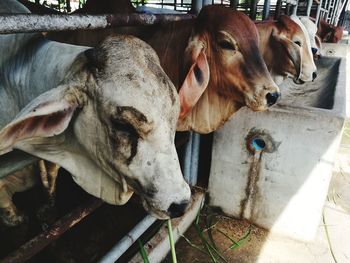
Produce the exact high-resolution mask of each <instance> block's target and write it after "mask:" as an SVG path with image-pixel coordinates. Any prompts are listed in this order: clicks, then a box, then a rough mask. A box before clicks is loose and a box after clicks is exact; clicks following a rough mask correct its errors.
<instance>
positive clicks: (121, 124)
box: [112, 120, 139, 137]
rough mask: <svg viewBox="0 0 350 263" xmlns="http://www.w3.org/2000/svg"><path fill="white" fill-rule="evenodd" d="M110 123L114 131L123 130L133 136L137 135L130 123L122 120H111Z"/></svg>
mask: <svg viewBox="0 0 350 263" xmlns="http://www.w3.org/2000/svg"><path fill="white" fill-rule="evenodd" d="M112 123H113V128H114V129H115V131H119V132H124V133H127V134H129V135H131V136H134V137H138V136H139V134H138V132H137V130H136V129H135V128H134V127H133V126H132V125H131V124H130V123H127V122H125V121H123V120H113V122H112Z"/></svg>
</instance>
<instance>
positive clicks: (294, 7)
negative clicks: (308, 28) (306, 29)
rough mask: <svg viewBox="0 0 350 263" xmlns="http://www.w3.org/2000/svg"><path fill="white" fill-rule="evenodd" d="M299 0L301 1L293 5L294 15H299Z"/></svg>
mask: <svg viewBox="0 0 350 263" xmlns="http://www.w3.org/2000/svg"><path fill="white" fill-rule="evenodd" d="M298 2H299V1H297V3H296V4H295V5H293V15H297V11H298Z"/></svg>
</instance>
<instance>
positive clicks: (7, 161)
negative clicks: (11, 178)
mask: <svg viewBox="0 0 350 263" xmlns="http://www.w3.org/2000/svg"><path fill="white" fill-rule="evenodd" d="M37 161H39V158H37V157H35V156H33V155H30V154H28V153H25V152H22V151H19V150H14V151H12V152H9V153H6V154H4V155H1V156H0V178H2V177H6V176H8V175H11V174H13V173H15V172H17V171H18V170H21V169H23V168H25V167H26V166H28V165H30V164H34V163H35V162H37Z"/></svg>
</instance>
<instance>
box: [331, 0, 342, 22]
mask: <svg viewBox="0 0 350 263" xmlns="http://www.w3.org/2000/svg"><path fill="white" fill-rule="evenodd" d="M339 4H340V0H338V1H336V3H335V5H334V8H333V14H332V18H331V24H332V25H336V24H335V23H334V22H335V18H336V17H337V16H338V13H339Z"/></svg>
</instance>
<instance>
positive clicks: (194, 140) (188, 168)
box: [183, 132, 200, 186]
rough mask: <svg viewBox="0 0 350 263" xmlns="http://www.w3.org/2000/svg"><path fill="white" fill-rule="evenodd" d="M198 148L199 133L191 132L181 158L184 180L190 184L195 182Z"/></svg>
mask: <svg viewBox="0 0 350 263" xmlns="http://www.w3.org/2000/svg"><path fill="white" fill-rule="evenodd" d="M199 150H200V134H198V133H195V132H191V133H190V138H189V140H188V142H187V145H186V148H185V155H184V159H183V174H184V178H185V181H186V182H187V183H188V184H189V185H191V186H192V185H196V184H197V177H198V163H199Z"/></svg>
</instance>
